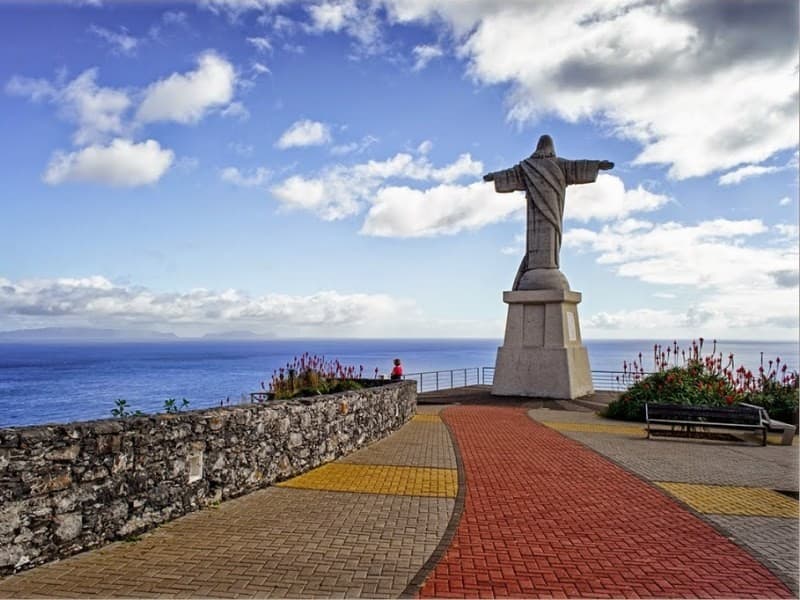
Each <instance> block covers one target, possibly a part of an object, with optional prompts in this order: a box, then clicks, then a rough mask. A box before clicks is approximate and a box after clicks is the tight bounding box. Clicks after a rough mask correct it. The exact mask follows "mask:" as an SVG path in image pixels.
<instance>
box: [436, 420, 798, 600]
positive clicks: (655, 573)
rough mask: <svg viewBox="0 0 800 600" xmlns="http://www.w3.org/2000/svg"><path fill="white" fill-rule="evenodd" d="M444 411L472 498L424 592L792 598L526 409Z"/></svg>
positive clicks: (707, 532)
mask: <svg viewBox="0 0 800 600" xmlns="http://www.w3.org/2000/svg"><path fill="white" fill-rule="evenodd" d="M443 416H444V419H445V421H446V422H447V423H448V425H449V426H450V427H451V428H452V430H453V432H454V433H455V437H456V439H457V440H458V445H459V449H460V452H461V456H462V457H463V462H464V470H465V475H466V481H467V491H466V503H465V508H464V513H463V515H462V517H461V521H460V524H459V527H458V531H457V533H456V536H455V539H454V540H453V543H452V545H451V546H450V549H449V550H448V552H447V553H446V555H445V557H444V559H443V560H442V561H440V562H439V563H438V565H437V566H436V569H435V570H434V572H433V573H432V575H431V576H430V577H429V578H428V580H427V582H426V584H425V586H424V587H423V589H422V596H426V597H465V596H466V597H471V598H476V597H494V596H516V597H519V596H523V597H534V596H536V597H569V598H573V597H592V598H620V597H644V596H660V597H669V598H675V597H692V598H696V597H706V598H718V597H722V598H732V597H753V598H762V597H793V596H792V594H791V592H790V591H789V590H788V589H787V588H786V586H785V585H783V583H781V581H780V580H779V579H778V578H776V577H775V575H773V574H772V573H771V572H770V571H769V570H768V569H767V568H766V567H764V566H763V565H762V564H760V563H759V562H758V561H756V560H755V559H754V558H752V557H751V556H750V555H749V554H748V553H747V552H745V551H744V550H743V549H742V548H740V547H739V546H737V545H736V544H734V543H733V542H731V541H730V540H728V539H727V538H726V537H724V536H723V535H721V534H720V533H718V532H717V531H716V530H715V529H714V528H712V527H711V526H710V525H709V524H707V523H705V522H704V521H703V520H701V519H700V518H698V517H697V516H695V515H694V514H692V513H691V512H689V511H687V510H685V509H684V508H683V507H681V506H680V505H679V504H678V503H676V502H675V501H673V500H672V499H671V498H670V497H668V496H667V495H666V494H664V493H663V492H662V491H660V490H659V489H657V488H656V487H654V486H652V485H649V484H648V483H646V482H644V481H642V480H641V479H640V478H638V477H636V476H634V475H632V474H630V473H628V472H627V471H625V470H624V469H622V468H620V467H619V466H617V465H615V464H614V463H612V462H610V461H608V460H605V459H604V458H602V457H601V456H599V455H598V454H597V453H595V452H593V451H591V450H589V449H587V448H585V447H583V446H582V445H580V444H578V443H577V442H575V441H572V440H570V439H568V438H566V437H564V436H563V435H561V434H559V433H558V432H557V431H555V430H553V429H552V428H548V427H546V426H544V425H541V424H539V423H536V422H534V421H533V420H532V419H530V418H529V416H528V415H527V414H526V411H525V409H514V408H497V407H484V406H481V407H477V406H471V407H453V408H450V409H448V410H447V411H445V412H444V413H443ZM786 500H787V502H794V514H795V515H797V507H796V502H795V501H794V500H789V499H786ZM795 518H796V516H795Z"/></svg>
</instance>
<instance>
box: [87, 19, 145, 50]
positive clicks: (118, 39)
mask: <svg viewBox="0 0 800 600" xmlns="http://www.w3.org/2000/svg"><path fill="white" fill-rule="evenodd" d="M89 32H90V33H92V34H94V35H96V36H97V37H99V38H100V39H102V40H105V41H106V42H108V43H109V45H111V47H112V49H113V50H114V51H115V52H118V53H120V54H127V55H131V54H134V53H135V52H136V47H137V46H138V45H139V40H138V39H137V38H135V37H133V36H132V35H130V34H128V32H127V30H126V29H125V28H124V27H122V28H120V31H119V32H115V31H111V30H110V29H106V28H104V27H98V26H97V25H91V26H90V27H89Z"/></svg>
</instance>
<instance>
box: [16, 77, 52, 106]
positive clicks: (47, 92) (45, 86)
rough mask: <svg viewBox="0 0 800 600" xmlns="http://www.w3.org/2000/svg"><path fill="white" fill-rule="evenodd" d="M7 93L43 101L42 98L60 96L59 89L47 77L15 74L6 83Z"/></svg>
mask: <svg viewBox="0 0 800 600" xmlns="http://www.w3.org/2000/svg"><path fill="white" fill-rule="evenodd" d="M6 93H7V94H11V95H12V96H23V97H27V98H30V99H31V100H32V101H33V102H41V101H42V100H52V99H54V98H55V97H56V96H58V89H57V88H56V87H55V86H53V84H51V83H50V82H49V81H47V80H46V79H31V78H29V77H20V76H19V75H15V76H14V77H12V78H11V79H9V80H8V83H7V84H6Z"/></svg>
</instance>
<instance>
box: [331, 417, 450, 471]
mask: <svg viewBox="0 0 800 600" xmlns="http://www.w3.org/2000/svg"><path fill="white" fill-rule="evenodd" d="M420 408H422V407H420ZM424 408H425V409H427V411H428V412H427V413H426V414H418V415H416V416H415V417H414V418H413V420H412V422H411V424H412V425H413V426H409V427H403V428H402V429H400V430H399V431H398V432H397V433H395V434H393V435H392V436H391V437H390V438H386V439H383V440H381V441H379V442H376V443H374V444H372V445H371V446H370V447H369V448H365V449H363V450H359V451H358V452H354V453H353V454H350V455H349V456H346V457H345V458H343V459H341V460H340V461H339V462H341V463H358V464H376V465H398V466H409V467H439V468H442V469H455V468H456V455H455V452H454V451H453V444H452V442H451V440H450V434H449V433H447V428H446V427H445V426H444V424H443V423H442V420H441V418H440V417H439V416H437V415H436V414H431V411H432V410H433V409H434V407H424ZM437 410H438V407H437Z"/></svg>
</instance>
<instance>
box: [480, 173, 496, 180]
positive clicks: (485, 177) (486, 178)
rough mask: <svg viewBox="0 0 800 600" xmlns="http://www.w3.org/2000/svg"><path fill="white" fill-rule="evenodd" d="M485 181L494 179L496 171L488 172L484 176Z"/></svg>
mask: <svg viewBox="0 0 800 600" xmlns="http://www.w3.org/2000/svg"><path fill="white" fill-rule="evenodd" d="M483 180H484V181H494V173H487V174H486V175H484V176H483Z"/></svg>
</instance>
